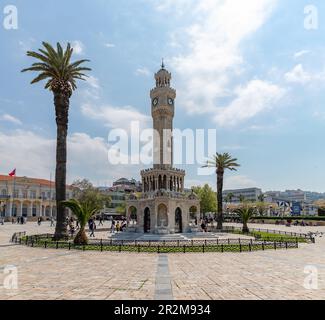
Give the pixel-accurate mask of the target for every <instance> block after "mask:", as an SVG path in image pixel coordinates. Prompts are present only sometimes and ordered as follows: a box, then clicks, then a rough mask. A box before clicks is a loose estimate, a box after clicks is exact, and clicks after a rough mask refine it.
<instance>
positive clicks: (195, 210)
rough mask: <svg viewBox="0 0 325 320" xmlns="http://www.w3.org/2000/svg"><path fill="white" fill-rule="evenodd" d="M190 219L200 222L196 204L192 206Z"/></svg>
mask: <svg viewBox="0 0 325 320" xmlns="http://www.w3.org/2000/svg"><path fill="white" fill-rule="evenodd" d="M190 220H191V221H192V222H194V223H195V224H198V221H197V207H196V206H192V207H191V208H190Z"/></svg>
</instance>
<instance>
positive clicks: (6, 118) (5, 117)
mask: <svg viewBox="0 0 325 320" xmlns="http://www.w3.org/2000/svg"><path fill="white" fill-rule="evenodd" d="M0 120H1V121H7V122H11V123H13V124H17V125H21V124H22V122H21V121H20V120H19V119H18V118H16V117H14V116H12V115H10V114H4V115H2V116H0Z"/></svg>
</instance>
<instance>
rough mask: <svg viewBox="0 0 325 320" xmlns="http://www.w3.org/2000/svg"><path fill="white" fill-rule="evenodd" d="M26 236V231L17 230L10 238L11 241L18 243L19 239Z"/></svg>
mask: <svg viewBox="0 0 325 320" xmlns="http://www.w3.org/2000/svg"><path fill="white" fill-rule="evenodd" d="M25 236H26V231H24V232H15V233H14V234H13V235H12V237H11V239H10V242H12V243H18V242H19V240H20V239H21V238H22V237H25Z"/></svg>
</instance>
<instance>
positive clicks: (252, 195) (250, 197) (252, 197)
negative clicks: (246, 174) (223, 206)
mask: <svg viewBox="0 0 325 320" xmlns="http://www.w3.org/2000/svg"><path fill="white" fill-rule="evenodd" d="M261 195H262V190H261V189H259V188H246V189H234V190H224V191H223V193H222V196H223V201H224V202H230V203H240V200H241V199H243V200H246V201H250V202H257V201H259V197H260V196H261ZM227 198H228V200H229V201H227Z"/></svg>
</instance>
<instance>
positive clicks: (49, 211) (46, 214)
mask: <svg viewBox="0 0 325 320" xmlns="http://www.w3.org/2000/svg"><path fill="white" fill-rule="evenodd" d="M45 216H46V217H50V216H51V207H49V206H47V207H46V208H45Z"/></svg>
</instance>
